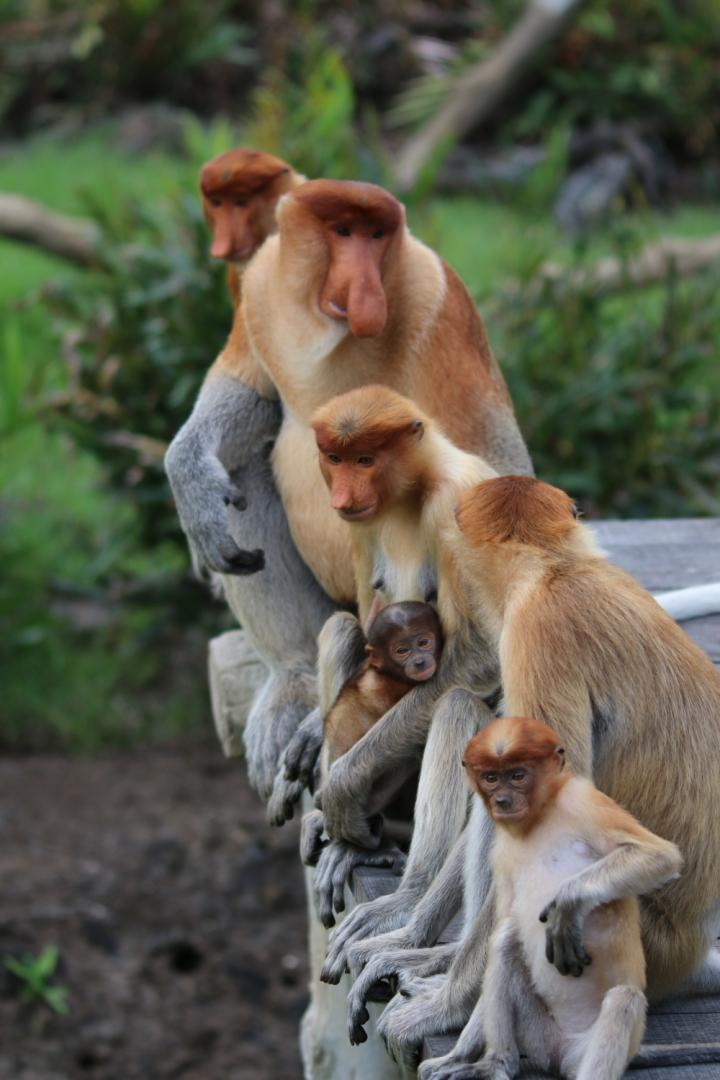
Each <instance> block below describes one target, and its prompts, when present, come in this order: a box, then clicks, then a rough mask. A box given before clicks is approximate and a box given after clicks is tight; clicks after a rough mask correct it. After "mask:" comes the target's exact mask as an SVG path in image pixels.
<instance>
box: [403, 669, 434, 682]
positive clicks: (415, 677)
mask: <svg viewBox="0 0 720 1080" xmlns="http://www.w3.org/2000/svg"><path fill="white" fill-rule="evenodd" d="M436 670H437V669H436V668H435V667H434V666H432V667H428V668H425V669H424V671H413V673H412V675H411V676H410V678H411V679H412V681H413V682H427V680H428V679H432V677H433V675H434V674H435V671H436Z"/></svg>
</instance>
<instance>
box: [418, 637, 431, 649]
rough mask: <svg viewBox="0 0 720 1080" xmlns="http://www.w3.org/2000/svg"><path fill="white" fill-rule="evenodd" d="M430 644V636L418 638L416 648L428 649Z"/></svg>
mask: <svg viewBox="0 0 720 1080" xmlns="http://www.w3.org/2000/svg"><path fill="white" fill-rule="evenodd" d="M431 644H432V642H431V641H430V638H426V637H423V638H420V640H419V641H418V649H429V648H430V645H431Z"/></svg>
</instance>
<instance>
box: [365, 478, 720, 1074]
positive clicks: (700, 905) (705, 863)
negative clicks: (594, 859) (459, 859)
mask: <svg viewBox="0 0 720 1080" xmlns="http://www.w3.org/2000/svg"><path fill="white" fill-rule="evenodd" d="M457 521H458V525H459V532H455V531H454V530H451V531H450V532H449V543H450V544H451V546H452V547H453V548H454V549H455V552H456V558H457V563H458V566H460V567H461V568H462V571H463V578H464V580H465V584H466V588H467V590H468V593H469V600H470V603H471V606H472V608H473V609H474V611H475V612H476V617H477V618H480V619H482V620H483V621H484V622H485V624H486V625H487V626H488V627H490V628H492V633H493V635H494V637H495V641H496V643H497V646H498V648H499V651H500V664H501V675H502V684H503V693H504V707H505V711H506V712H507V713H508V714H510V715H515V716H532V717H536V718H537V719H539V720H542V721H544V722H547V723H549V724H551V725H552V727H553V728H554V730H555V731H556V732H557V733H558V735H559V736H560V738H561V739H562V744H563V746H564V747H565V750H566V753H567V757H568V762H569V764H570V766H571V768H572V769H573V771H574V772H576V773H577V774H579V775H581V776H586V777H592V778H593V779H594V781H595V783H596V785H597V786H598V787H599V788H600V790H601V791H603V792H604V793H605V794H607V795H609V796H610V797H611V798H613V799H615V800H616V801H617V802H619V803H620V804H621V805H622V806H624V807H625V808H626V809H627V810H628V812H629V813H631V814H632V815H633V816H634V817H636V818H637V819H638V821H640V822H641V824H642V825H644V826H645V827H646V828H648V829H650V830H652V831H653V832H657V833H658V834H662V835H663V836H664V837H666V839H668V840H670V841H672V842H674V843H675V844H677V846H678V848H679V849H680V851H681V852H682V855H683V859H684V870H683V874H682V876H681V877H680V878H679V879H678V880H676V881H673V882H671V883H670V884H668V885H666V886H665V887H664V888H663V889H661V890H660V891H659V892H658V893H654V894H653V895H652V896H650V897H647V898H643V899H641V902H640V913H641V927H642V938H643V946H644V949H645V956H646V960H647V987H648V997H649V999H650V1000H653V999H657V998H660V997H663V996H665V995H667V994H668V993H670V992H671V991H673V990H676V989H678V988H679V987H680V985H681V984H682V983H683V982H684V980H686V979H687V978H688V977H690V976H692V978H693V980H694V982H695V983H696V984H697V985H698V986H705V987H707V989H708V990H710V989H712V988H713V987H717V986H718V984H720V971H718V970H717V965H716V964H713V961H712V954H710V953H709V950H710V946H711V944H712V942H713V940H714V937H715V935H716V934H717V927H718V920H719V918H720V835H719V834H718V831H717V829H716V828H715V822H716V821H717V819H718V814H720V672H718V671H716V669H715V668H714V666H713V664H712V663H711V661H710V660H709V658H708V657H707V656H706V655H705V654H704V653H703V652H702V650H701V649H699V648H698V647H697V646H696V645H695V644H694V643H693V642H692V641H691V640H690V638H688V637H687V635H686V634H685V633H684V632H683V631H682V630H681V629H680V628H679V627H678V626H677V625H676V624H675V623H674V622H673V621H672V619H670V618H669V616H668V615H666V614H665V612H664V611H662V610H661V608H660V607H659V606H658V604H657V603H656V602H655V601H654V600H653V598H652V597H651V596H650V595H649V593H647V592H645V590H644V589H642V588H641V587H640V586H639V585H638V584H637V582H636V581H634V579H633V578H631V577H630V576H629V575H628V574H626V573H625V572H624V571H622V570H619V569H617V568H616V567H614V566H612V565H611V564H609V563H608V562H607V560H606V559H605V558H604V557H603V556H602V555H600V554H599V553H598V551H597V549H596V548H595V545H594V542H593V539H592V536H591V533H590V531H589V530H588V529H587V527H586V526H584V525H582V524H581V523H580V522H579V521H577V520H576V510H575V507H574V504H573V503H572V502H571V500H570V498H569V497H568V496H567V495H566V494H565V493H564V492H562V491H559V490H558V489H557V488H554V487H551V486H550V485H549V484H545V483H541V482H540V481H537V480H532V479H531V478H529V477H500V478H497V479H493V480H489V481H486V482H484V483H481V484H479V485H478V486H477V487H476V488H474V489H471V490H470V491H468V492H466V493H464V494H463V495H461V497H460V499H459V508H458V513H457ZM698 792H702V797H701V798H697V797H695V795H696V793H698ZM487 839H488V829H487V815H486V814H485V812H484V810H482V808H481V807H473V813H472V816H471V820H470V826H469V831H468V840H467V859H468V863H467V866H466V875H465V889H466V894H465V901H466V906H467V908H468V911H469V913H470V916H471V917H470V918H469V919H467V920H466V924H465V932H464V937H463V941H462V942H461V944H460V947H459V950H458V952H457V955H456V957H455V960H454V962H453V964H452V966H451V967H450V969H449V972H448V975H447V978H446V979H441V980H439V982H436V981H433V982H432V984H431V985H428V986H426V987H423V984H422V980H417V981H416V983H415V984H414V985H407V984H406V985H405V986H404V993H405V994H407V995H408V996H407V997H402V998H398V997H396V998H395V999H393V1002H392V1003H391V1005H390V1006H389V1008H388V1009H387V1010H386V1011H385V1013H384V1014H383V1016H382V1018H381V1024H380V1026H381V1029H382V1030H383V1032H384V1034H385V1036H386V1038H387V1039H388V1041H389V1043H390V1045H392V1046H393V1047H394V1048H395V1050H396V1052H402V1051H403V1050H404V1049H406V1048H408V1047H412V1046H418V1045H419V1044H420V1042H421V1041H422V1039H423V1038H424V1037H425V1036H426V1035H429V1034H432V1033H437V1032H438V1031H445V1030H450V1029H452V1028H456V1027H458V1026H460V1025H462V1024H464V1023H465V1021H466V1020H467V1018H468V1016H469V1014H470V1012H471V1010H472V1008H473V1006H474V1004H475V1002H476V1000H477V997H478V994H479V992H480V986H481V982H482V976H483V970H484V966H485V957H486V949H487V935H488V929H489V925H491V924H492V918H491V913H490V917H489V916H488V912H487V910H483V906H482V905H481V904H478V903H477V902H476V901H475V900H474V899H473V895H472V890H473V888H477V881H478V880H480V879H482V876H483V873H482V865H483V864H484V862H485V854H484V853H486V852H487ZM479 853H480V855H481V860H480V863H479V862H478V854H479ZM470 871H472V872H470ZM485 873H486V874H487V871H485ZM474 883H475V884H474ZM485 908H486V909H487V905H485ZM478 911H479V914H478ZM473 915H475V916H476V917H475V918H474V919H473V918H472V916H473ZM429 1075H431V1074H429Z"/></svg>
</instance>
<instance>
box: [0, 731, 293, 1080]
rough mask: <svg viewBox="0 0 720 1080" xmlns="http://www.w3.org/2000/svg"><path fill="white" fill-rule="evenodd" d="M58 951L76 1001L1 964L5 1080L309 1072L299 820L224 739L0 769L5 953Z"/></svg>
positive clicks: (245, 1077) (1, 940)
mask: <svg viewBox="0 0 720 1080" xmlns="http://www.w3.org/2000/svg"><path fill="white" fill-rule="evenodd" d="M293 824H294V823H293ZM48 944H55V945H57V947H58V948H59V950H60V961H59V966H58V971H57V975H56V977H55V980H54V981H56V982H58V983H61V984H62V985H64V986H66V987H67V988H68V993H69V998H68V1000H69V1005H70V1012H69V1013H68V1015H67V1016H64V1017H61V1016H55V1015H54V1014H52V1013H51V1012H50V1011H49V1010H48V1009H47V1008H46V1007H42V1006H38V1005H37V1004H30V1003H26V1002H24V1001H23V1000H21V998H20V997H19V996H18V984H17V982H16V980H15V979H14V977H13V976H11V975H10V974H9V973H8V972H7V970H6V969H5V968H4V965H2V966H1V968H0V1078H1V1080H76V1078H81V1077H82V1078H83V1080H155V1078H156V1077H157V1078H158V1080H160V1078H165V1077H178V1078H182V1080H250V1078H253V1080H265V1078H267V1080H276V1078H277V1080H293V1078H295V1077H299V1076H300V1075H301V1071H300V1061H299V1054H298V1049H297V1028H298V1021H299V1019H300V1016H301V1014H302V1011H303V1008H304V1006H305V1002H306V998H307V970H306V958H305V944H306V942H305V901H304V894H303V882H302V874H301V870H300V865H299V862H298V857H297V827H296V826H295V827H292V826H290V827H288V826H286V827H285V828H284V829H279V830H278V829H270V828H269V827H268V826H267V825H266V824H265V822H264V818H263V812H262V808H261V806H260V803H259V802H258V800H257V798H256V796H255V795H254V794H253V792H252V791H251V790H250V789H249V787H248V784H247V781H246V779H245V775H244V768H243V766H242V764H241V763H238V762H230V763H228V762H224V761H223V760H222V759H221V758H220V756H219V752H218V751H217V750H216V749H215V748H214V747H202V748H200V749H190V750H184V751H182V752H180V751H166V752H158V751H153V752H142V753H135V754H115V755H112V756H103V757H101V758H96V759H93V760H77V759H67V758H61V757H29V758H11V759H5V760H4V761H3V762H2V763H0V957H7V956H8V955H15V956H17V955H20V954H25V953H33V954H35V955H37V954H38V953H39V952H40V950H41V949H42V948H43V947H44V946H46V945H48Z"/></svg>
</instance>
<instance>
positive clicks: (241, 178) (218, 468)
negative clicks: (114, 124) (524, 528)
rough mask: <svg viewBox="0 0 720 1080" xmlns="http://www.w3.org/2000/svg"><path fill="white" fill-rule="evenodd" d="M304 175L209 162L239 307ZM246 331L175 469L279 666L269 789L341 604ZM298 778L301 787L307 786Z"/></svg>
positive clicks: (261, 743)
mask: <svg viewBox="0 0 720 1080" xmlns="http://www.w3.org/2000/svg"><path fill="white" fill-rule="evenodd" d="M302 179H303V178H302V177H300V176H298V174H297V173H295V172H294V171H293V170H292V169H291V168H290V166H288V165H287V164H286V163H285V162H283V161H280V160H279V159H278V158H275V157H273V156H272V155H269V154H263V153H260V152H258V151H256V150H249V149H242V148H240V149H235V150H230V151H227V153H225V154H220V155H219V156H218V157H216V158H214V159H213V160H212V161H210V162H208V163H207V164H206V165H205V166H203V169H202V172H201V177H200V184H201V192H202V200H203V209H204V212H205V216H206V218H207V221H208V225H209V226H210V229H211V231H212V247H211V254H213V255H214V256H215V257H216V258H224V259H226V260H227V262H228V284H229V287H230V291H231V293H232V295H233V301H234V306H235V307H237V304H238V301H239V288H240V279H241V276H242V273H243V271H244V267H245V265H246V263H247V261H248V259H249V258H250V256H251V255H252V254H253V253H254V251H255V250H256V248H257V247H259V246H260V245H261V244H262V243H263V241H264V240H265V238H266V237H267V235H269V234H270V233H271V232H273V231H274V229H275V217H274V211H275V205H276V203H277V200H278V199H279V198H280V196H281V195H282V194H283V193H284V192H286V191H288V190H289V189H290V188H292V187H293V186H295V185H297V184H299V183H301V182H302ZM235 317H236V319H237V318H238V316H237V312H236V315H235ZM236 336H237V335H235V336H233V335H231V337H230V340H229V341H228V343H227V344H226V346H225V348H224V349H223V351H222V352H221V353H220V355H219V356H218V358H217V359H216V360H215V362H214V363H213V365H212V367H211V368H210V370H209V372H208V375H207V377H206V379H205V382H204V384H203V387H202V389H201V391H200V394H199V396H198V400H197V402H196V404H195V408H194V410H193V413H192V415H191V416H190V419H189V420H188V421H187V423H186V424H185V425H184V426H183V427H182V428H181V429H180V431H179V432H178V434H177V435H176V436H175V438H174V440H173V442H172V444H171V446H170V448H169V450H168V453H167V456H166V459H165V467H166V470H167V473H168V477H169V479H170V483H171V486H172V489H173V494H174V496H175V501H176V503H177V508H178V513H179V516H180V521H181V524H182V526H183V529H184V531H185V533H186V535H187V537H188V542H189V544H190V549H191V552H192V554H193V562H194V563H195V566H196V569H198V570H202V569H207V570H209V571H210V572H212V573H213V574H215V575H216V580H219V581H221V582H222V588H223V591H224V593H225V596H226V598H227V600H228V603H229V605H230V607H231V608H232V610H233V613H234V614H235V615H236V617H237V619H238V621H239V622H240V623H241V625H242V626H243V629H244V630H245V632H246V633H247V634H248V637H249V638H250V640H251V642H252V644H253V645H254V647H255V649H256V650H257V652H258V654H259V655H260V657H261V659H262V660H263V661H264V662H265V664H266V665H267V668H268V678H267V680H266V682H265V684H264V685H263V687H262V689H261V690H260V692H259V693H258V695H257V696H256V698H255V701H254V702H253V706H252V709H251V711H250V714H249V716H248V719H247V723H246V726H245V744H246V752H247V761H248V771H249V774H250V779H251V781H252V783H253V785H254V786H255V787H256V788H257V790H258V791H259V793H260V794H261V795H262V797H263V798H267V797H268V796H269V794H270V791H271V789H272V785H273V780H274V778H275V774H276V772H277V766H278V759H279V757H280V754H281V753H282V751H283V750H284V749H285V747H286V745H287V743H288V741H289V740H290V738H291V737H292V735H293V733H294V732H295V731H296V729H297V727H298V725H299V724H300V722H301V721H302V720H304V718H305V717H306V716H307V715H308V713H310V712H311V710H313V709H314V707H315V705H316V703H317V689H316V679H315V663H316V656H317V650H316V640H317V635H318V632H319V630H320V628H321V626H322V624H323V623H324V622H325V620H326V619H327V617H328V616H329V615H330V613H331V612H332V611H333V610H334V604H333V603H332V602H331V601H330V599H329V598H328V597H327V596H326V595H325V594H324V593H323V590H322V589H321V588H320V586H319V585H318V584H317V582H316V581H315V579H314V578H313V575H312V574H311V573H310V571H309V570H308V568H307V566H306V565H305V563H304V562H303V561H302V559H301V558H300V556H299V554H298V552H297V549H296V548H295V545H294V543H293V541H292V538H291V537H290V533H289V530H288V527H287V518H286V515H285V512H284V510H283V507H282V503H281V501H280V498H279V496H278V494H277V490H276V487H275V482H274V479H273V475H272V466H271V464H270V454H271V451H272V447H273V444H274V441H275V438H276V436H277V433H278V431H279V428H280V421H281V406H280V403H279V401H278V400H277V395H276V393H275V390H274V387H273V386H272V384H271V383H270V382H269V381H268V380H267V378H265V377H264V376H263V375H262V374H261V373H259V371H258V368H257V365H256V364H255V363H254V362H252V361H251V360H249V359H248V357H247V355H246V352H245V351H244V350H243V348H242V347H241V348H237V347H236V344H235V341H236ZM220 575H222V576H220ZM291 788H292V789H293V791H296V793H297V794H299V791H300V785H299V784H295V785H291Z"/></svg>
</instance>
